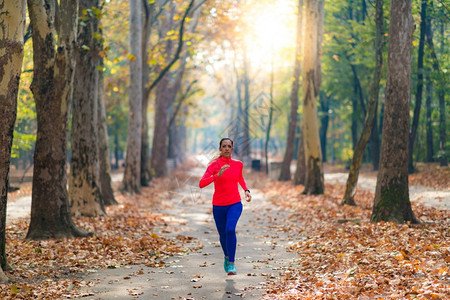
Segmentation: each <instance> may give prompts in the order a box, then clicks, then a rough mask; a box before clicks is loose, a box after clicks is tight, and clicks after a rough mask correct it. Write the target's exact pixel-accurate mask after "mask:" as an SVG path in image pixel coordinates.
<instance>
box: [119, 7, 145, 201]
mask: <svg viewBox="0 0 450 300" xmlns="http://www.w3.org/2000/svg"><path fill="white" fill-rule="evenodd" d="M141 8H142V2H141V0H130V50H131V54H132V55H133V56H134V58H133V59H131V60H130V89H129V93H128V103H129V107H130V108H129V112H128V138H127V153H126V158H125V171H124V175H123V181H122V187H121V190H123V191H125V192H128V193H140V192H141V143H142V16H141V10H142V9H141Z"/></svg>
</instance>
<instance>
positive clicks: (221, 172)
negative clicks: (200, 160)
mask: <svg viewBox="0 0 450 300" xmlns="http://www.w3.org/2000/svg"><path fill="white" fill-rule="evenodd" d="M229 167H230V165H224V166H223V167H222V168H220V170H219V173H217V177H220V176H222V174H223V172H225V171H226V169H228V168H229Z"/></svg>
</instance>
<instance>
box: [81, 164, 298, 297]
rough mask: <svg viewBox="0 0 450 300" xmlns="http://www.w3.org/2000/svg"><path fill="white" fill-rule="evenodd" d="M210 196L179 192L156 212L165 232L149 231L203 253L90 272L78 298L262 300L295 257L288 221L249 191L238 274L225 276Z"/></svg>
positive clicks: (240, 234) (190, 189)
mask: <svg viewBox="0 0 450 300" xmlns="http://www.w3.org/2000/svg"><path fill="white" fill-rule="evenodd" d="M201 171H202V170H200V172H201ZM197 175H201V173H200V174H197ZM195 181H197V182H198V179H195ZM212 193H213V187H212V185H211V186H209V187H207V188H205V189H203V190H201V194H199V190H198V189H195V188H194V189H193V185H187V186H185V187H184V188H183V189H180V190H179V191H177V192H176V193H174V195H173V197H172V199H171V200H170V201H171V202H172V204H171V205H170V208H168V209H163V210H162V211H160V213H162V214H163V215H164V216H165V217H166V218H167V220H168V221H170V222H168V223H169V224H171V225H170V226H171V227H169V228H168V227H164V228H156V229H155V232H156V233H157V234H158V235H164V236H172V237H175V236H177V235H180V234H181V235H184V236H187V237H193V238H194V240H193V241H194V243H195V244H192V243H189V244H187V245H186V246H187V247H195V246H196V245H197V243H198V244H201V245H202V246H203V248H201V249H200V250H198V251H193V252H188V253H185V254H182V255H178V256H174V257H169V258H167V259H165V264H164V266H163V267H161V268H147V267H145V266H142V265H136V266H126V267H125V268H120V269H110V270H98V271H97V272H95V273H90V274H88V275H87V276H86V277H84V278H83V281H84V282H92V283H95V285H94V286H92V287H86V288H84V289H83V293H84V294H85V295H90V296H86V297H84V298H85V299H131V298H132V297H134V298H139V299H242V298H244V297H245V298H246V299H262V298H263V295H264V293H265V290H266V285H267V283H269V282H270V281H271V280H275V279H276V278H278V277H279V276H280V275H282V274H283V273H289V270H288V269H289V265H290V264H292V263H294V262H295V259H296V257H297V256H296V255H295V253H291V252H286V247H288V246H289V244H291V243H292V242H291V241H290V240H289V237H288V234H287V233H286V232H284V231H283V226H280V225H279V224H283V225H286V222H288V215H287V212H286V211H278V210H275V209H273V206H272V205H271V204H270V203H269V200H267V198H266V197H264V194H263V193H262V192H261V191H258V190H255V189H252V195H253V200H252V202H250V203H248V202H246V201H243V205H244V211H243V213H242V216H241V218H240V220H239V223H238V226H237V236H238V249H237V254H236V268H237V271H238V275H236V276H228V275H227V274H226V273H225V271H224V270H223V254H222V250H221V248H220V244H219V241H218V239H219V238H218V234H217V231H216V228H215V224H214V220H213V218H212V212H211V200H210V199H211V198H212ZM124 278H127V279H124ZM128 278H129V279H128ZM130 296H132V297H130Z"/></svg>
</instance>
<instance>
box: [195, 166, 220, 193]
mask: <svg viewBox="0 0 450 300" xmlns="http://www.w3.org/2000/svg"><path fill="white" fill-rule="evenodd" d="M214 166H215V163H212V164H210V165H209V166H208V168H207V169H206V171H205V174H203V177H202V179H200V182H199V183H198V186H199V187H200V188H201V189H202V188H204V187H205V186H208V185H210V184H211V182H213V181H214V180H216V178H217V175H216V174H214V173H216V172H214V169H215V167H214Z"/></svg>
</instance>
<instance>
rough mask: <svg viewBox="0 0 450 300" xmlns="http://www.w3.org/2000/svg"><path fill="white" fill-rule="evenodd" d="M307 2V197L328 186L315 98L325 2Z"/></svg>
mask: <svg viewBox="0 0 450 300" xmlns="http://www.w3.org/2000/svg"><path fill="white" fill-rule="evenodd" d="M319 2H320V3H316V1H313V0H306V1H305V21H306V27H305V28H306V31H305V41H304V44H305V45H309V46H308V47H306V48H305V55H304V60H303V93H302V95H303V123H302V127H303V128H302V129H303V134H304V146H305V161H306V180H305V190H304V191H303V193H304V194H308V195H311V194H323V192H324V189H325V186H324V179H323V166H322V153H321V150H320V140H319V128H318V118H317V105H316V97H317V95H318V93H319V90H318V88H319V84H318V80H317V68H318V60H320V56H319V53H318V47H317V46H318V42H317V41H318V35H319V34H318V32H319V28H320V26H319V24H318V22H319V19H320V18H319V16H320V11H321V8H320V6H321V5H323V1H319Z"/></svg>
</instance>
